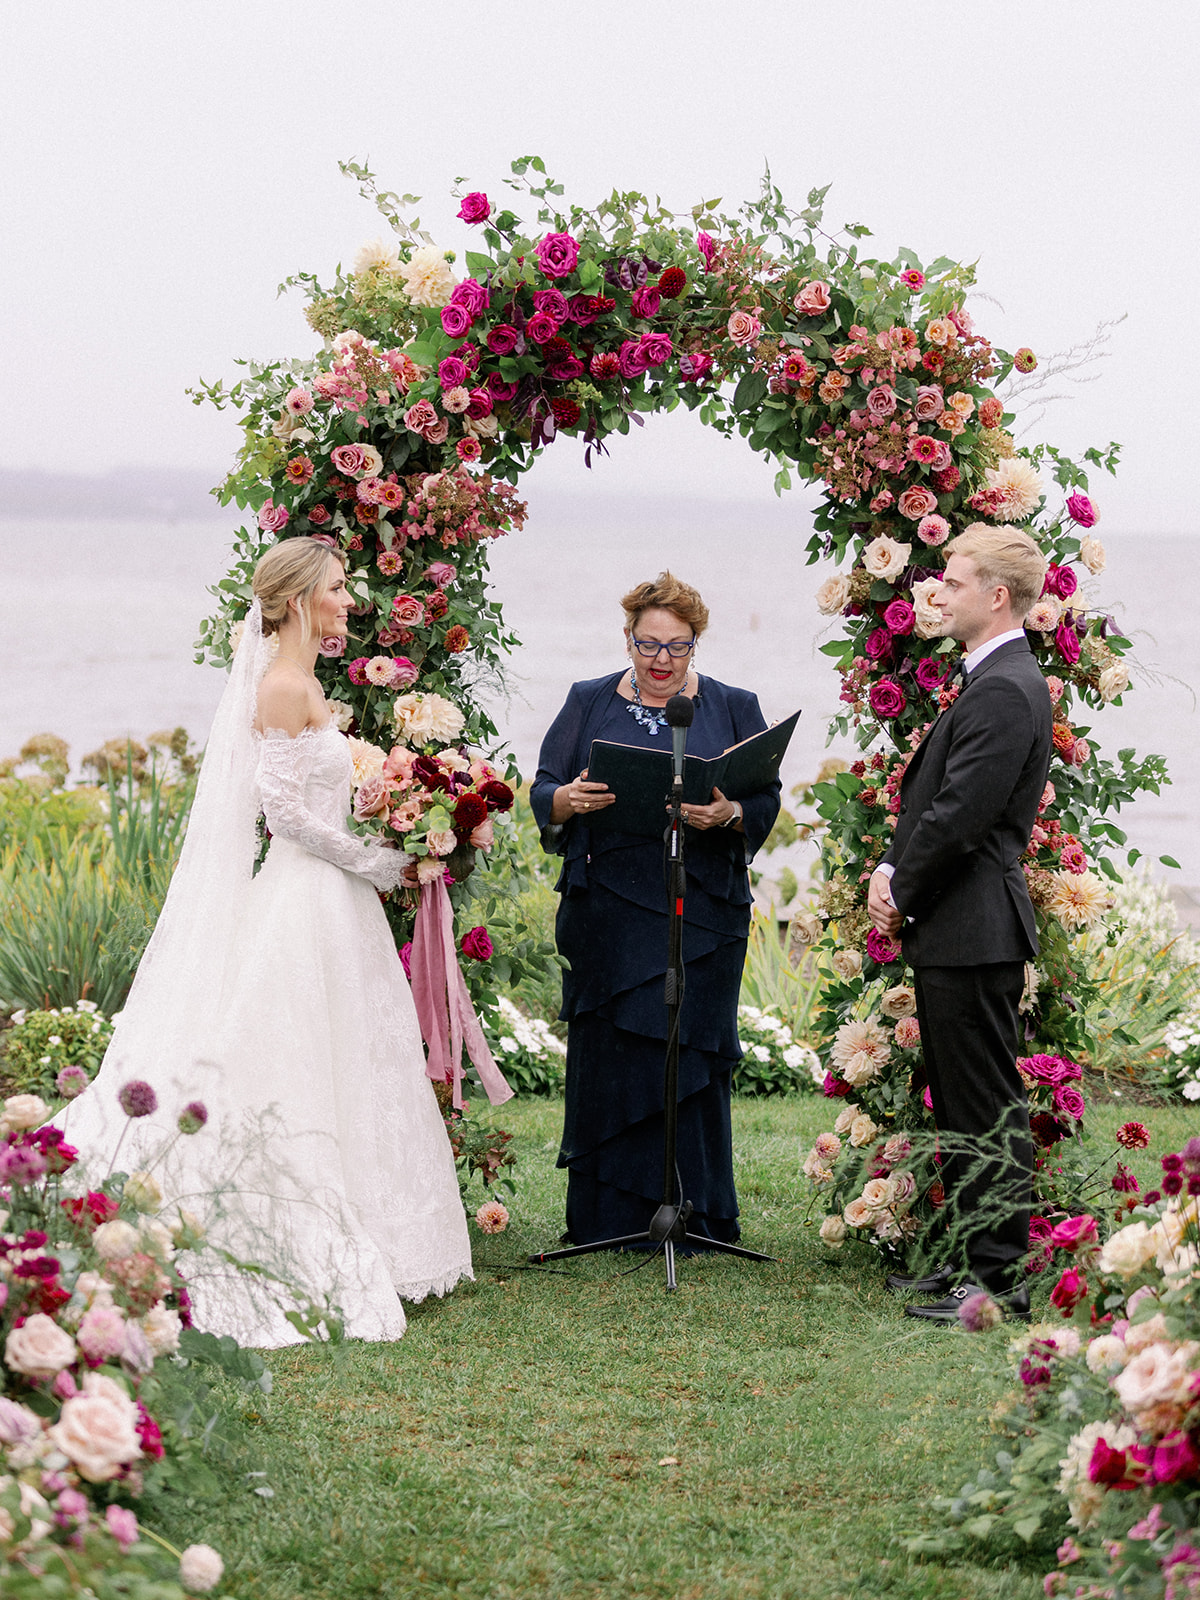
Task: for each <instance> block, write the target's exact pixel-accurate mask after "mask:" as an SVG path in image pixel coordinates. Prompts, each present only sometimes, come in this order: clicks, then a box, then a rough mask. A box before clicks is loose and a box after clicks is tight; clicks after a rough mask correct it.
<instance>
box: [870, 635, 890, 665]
mask: <svg viewBox="0 0 1200 1600" xmlns="http://www.w3.org/2000/svg"><path fill="white" fill-rule="evenodd" d="M864 649H865V650H866V652H867V655H868V657H869V658H870V659H871V660H872V661H882V659H883V658H884V656H890V655H891V653H892V633H891V629H890V628H872V630H871V632H870V633H869V634H868V635H867V642H866V644H865V646H864Z"/></svg>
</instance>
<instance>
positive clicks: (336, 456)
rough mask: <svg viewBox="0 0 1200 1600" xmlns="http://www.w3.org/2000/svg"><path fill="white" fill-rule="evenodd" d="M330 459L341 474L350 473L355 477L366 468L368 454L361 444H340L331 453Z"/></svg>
mask: <svg viewBox="0 0 1200 1600" xmlns="http://www.w3.org/2000/svg"><path fill="white" fill-rule="evenodd" d="M329 459H330V461H331V462H332V463H333V465H334V466H335V467H336V468H337V469H338V471H339V472H345V473H348V474H349V475H350V476H351V477H353V476H354V474H355V473H356V472H361V471H362V470H363V468H364V467H365V466H366V463H367V452H366V451H365V450H364V449H363V447H362V445H360V444H339V445H338V447H337V448H336V449H335V450H332V451H331V452H330V455H329Z"/></svg>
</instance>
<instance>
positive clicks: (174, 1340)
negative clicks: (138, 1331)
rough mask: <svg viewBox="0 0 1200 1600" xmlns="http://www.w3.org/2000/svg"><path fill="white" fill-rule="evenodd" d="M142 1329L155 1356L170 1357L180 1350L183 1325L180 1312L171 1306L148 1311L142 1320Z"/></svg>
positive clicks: (156, 1307)
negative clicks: (180, 1335) (173, 1352)
mask: <svg viewBox="0 0 1200 1600" xmlns="http://www.w3.org/2000/svg"><path fill="white" fill-rule="evenodd" d="M141 1328H142V1332H143V1333H144V1334H145V1335H146V1343H147V1344H148V1345H149V1346H150V1349H151V1351H152V1352H153V1353H154V1355H155V1356H169V1355H170V1354H171V1353H172V1351H175V1350H178V1349H179V1334H180V1331H181V1328H182V1323H181V1322H180V1320H179V1313H178V1311H173V1310H171V1308H170V1307H169V1306H155V1307H154V1309H153V1311H148V1312H147V1313H146V1315H145V1316H144V1317H143V1318H142V1321H141Z"/></svg>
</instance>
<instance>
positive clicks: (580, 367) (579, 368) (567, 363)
mask: <svg viewBox="0 0 1200 1600" xmlns="http://www.w3.org/2000/svg"><path fill="white" fill-rule="evenodd" d="M586 371H587V368H586V367H585V366H584V364H583V362H582V361H580V359H579V357H578V356H567V357H566V359H565V360H563V361H556V362H555V363H554V365H553V366H552V367H547V368H546V375H547V377H550V378H553V379H554V380H555V382H556V383H570V382H571V380H572V378H581V377H582V376H583V374H584V373H585V372H586ZM564 426H565V424H564Z"/></svg>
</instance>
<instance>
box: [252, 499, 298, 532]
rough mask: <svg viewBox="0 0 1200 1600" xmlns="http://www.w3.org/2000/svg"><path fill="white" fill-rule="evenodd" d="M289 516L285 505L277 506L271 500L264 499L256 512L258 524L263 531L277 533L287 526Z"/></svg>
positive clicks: (289, 513)
mask: <svg viewBox="0 0 1200 1600" xmlns="http://www.w3.org/2000/svg"><path fill="white" fill-rule="evenodd" d="M290 516H291V512H290V511H289V510H288V508H287V507H286V506H277V505H276V504H275V502H274V501H273V500H266V501H264V503H263V507H262V510H261V511H260V512H259V513H258V525H259V527H260V528H261V529H262V531H263V532H264V533H279V532H280V531H281V530H282V529H283V528H286V527H287V523H288V518H289V517H290Z"/></svg>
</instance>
